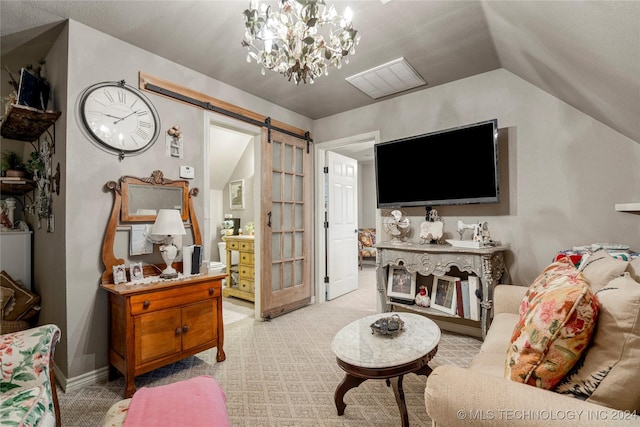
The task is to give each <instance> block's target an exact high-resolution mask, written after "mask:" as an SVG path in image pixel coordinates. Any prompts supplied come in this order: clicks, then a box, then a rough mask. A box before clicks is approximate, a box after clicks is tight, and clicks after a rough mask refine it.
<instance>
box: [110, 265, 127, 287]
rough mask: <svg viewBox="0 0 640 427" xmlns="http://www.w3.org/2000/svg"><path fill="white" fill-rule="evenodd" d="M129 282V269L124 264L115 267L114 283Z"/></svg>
mask: <svg viewBox="0 0 640 427" xmlns="http://www.w3.org/2000/svg"><path fill="white" fill-rule="evenodd" d="M126 281H127V269H126V267H125V265H124V264H120V265H114V266H113V283H114V284H116V285H117V284H118V283H124V282H126Z"/></svg>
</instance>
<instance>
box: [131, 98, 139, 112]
mask: <svg viewBox="0 0 640 427" xmlns="http://www.w3.org/2000/svg"><path fill="white" fill-rule="evenodd" d="M137 102H138V100H137V99H136V100H134V101H133V104H131V107H130V108H131V109H132V110H133V106H134V105H136V103H137Z"/></svg>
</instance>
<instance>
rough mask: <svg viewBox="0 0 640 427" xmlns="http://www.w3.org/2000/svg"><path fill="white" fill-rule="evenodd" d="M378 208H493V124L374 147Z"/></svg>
mask: <svg viewBox="0 0 640 427" xmlns="http://www.w3.org/2000/svg"><path fill="white" fill-rule="evenodd" d="M374 151H375V169H376V193H377V203H378V207H379V208H385V207H410V206H425V207H426V206H428V207H431V206H444V205H460V204H468V203H497V202H499V201H500V192H499V189H498V181H499V180H498V178H499V177H498V120H497V119H492V120H487V121H484V122H480V123H475V124H471V125H465V126H460V127H457V128H454V129H447V130H443V131H438V132H433V133H428V134H424V135H417V136H412V137H409V138H403V139H398V140H395V141H388V142H383V143H380V144H376V145H375V146H374Z"/></svg>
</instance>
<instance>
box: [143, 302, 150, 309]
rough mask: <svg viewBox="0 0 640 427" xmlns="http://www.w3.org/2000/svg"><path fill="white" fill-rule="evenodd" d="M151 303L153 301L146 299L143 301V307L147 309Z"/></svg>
mask: <svg viewBox="0 0 640 427" xmlns="http://www.w3.org/2000/svg"><path fill="white" fill-rule="evenodd" d="M150 305H151V301H149V300H145V301H144V302H143V303H142V308H145V309H147V308H149V306H150Z"/></svg>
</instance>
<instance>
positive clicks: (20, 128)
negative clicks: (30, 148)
mask: <svg viewBox="0 0 640 427" xmlns="http://www.w3.org/2000/svg"><path fill="white" fill-rule="evenodd" d="M61 114H62V112H60V111H51V112H48V111H42V110H37V109H35V108H31V107H26V106H24V105H17V104H14V105H12V106H11V109H10V110H9V114H7V115H6V117H5V118H4V120H3V121H2V124H0V134H1V135H2V137H3V138H7V139H15V140H18V141H25V142H32V141H35V140H36V139H38V138H40V135H42V134H43V133H44V132H45V131H46V130H47V129H49V127H51V125H53V124H54V123H55V122H56V120H58V118H59V117H60V115H61Z"/></svg>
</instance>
